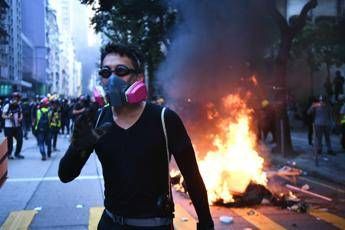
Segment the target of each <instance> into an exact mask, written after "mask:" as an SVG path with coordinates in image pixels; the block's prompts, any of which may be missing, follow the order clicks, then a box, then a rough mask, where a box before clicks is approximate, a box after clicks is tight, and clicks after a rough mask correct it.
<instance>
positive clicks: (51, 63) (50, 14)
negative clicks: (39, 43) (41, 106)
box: [46, 4, 61, 93]
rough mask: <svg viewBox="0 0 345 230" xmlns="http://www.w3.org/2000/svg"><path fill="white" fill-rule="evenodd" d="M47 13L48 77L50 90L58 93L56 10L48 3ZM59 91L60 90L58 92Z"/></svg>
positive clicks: (58, 44)
mask: <svg viewBox="0 0 345 230" xmlns="http://www.w3.org/2000/svg"><path fill="white" fill-rule="evenodd" d="M46 13H47V33H46V36H47V38H46V39H47V46H48V71H47V74H48V77H47V80H48V82H49V85H50V86H51V87H50V90H49V91H50V92H51V93H59V79H60V76H61V73H60V72H61V71H60V51H61V49H60V33H59V27H58V24H57V17H56V11H55V10H54V9H53V8H52V7H51V5H50V4H48V6H47V8H46ZM60 93H61V92H60Z"/></svg>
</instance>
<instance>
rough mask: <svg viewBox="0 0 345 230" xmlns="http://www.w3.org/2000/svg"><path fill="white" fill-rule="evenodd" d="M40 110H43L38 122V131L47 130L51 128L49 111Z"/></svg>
mask: <svg viewBox="0 0 345 230" xmlns="http://www.w3.org/2000/svg"><path fill="white" fill-rule="evenodd" d="M40 112H41V118H40V120H39V121H38V124H37V131H41V132H46V131H48V129H49V117H48V113H49V111H47V112H43V111H42V110H40Z"/></svg>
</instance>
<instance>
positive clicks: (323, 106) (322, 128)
mask: <svg viewBox="0 0 345 230" xmlns="http://www.w3.org/2000/svg"><path fill="white" fill-rule="evenodd" d="M308 114H310V115H313V116H314V131H315V148H316V152H317V154H321V153H322V137H323V136H325V140H326V145H327V154H329V155H335V153H334V152H333V150H332V145H331V139H330V135H331V130H332V126H333V124H334V115H333V110H332V107H331V105H330V104H329V102H328V100H327V98H326V97H325V96H323V95H321V96H320V97H319V102H316V103H313V104H312V106H311V107H310V108H309V109H308Z"/></svg>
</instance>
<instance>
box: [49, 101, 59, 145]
mask: <svg viewBox="0 0 345 230" xmlns="http://www.w3.org/2000/svg"><path fill="white" fill-rule="evenodd" d="M60 128H61V111H60V106H59V102H58V100H53V101H52V103H51V120H50V132H51V139H52V145H53V151H57V148H56V142H57V137H58V134H59V130H60Z"/></svg>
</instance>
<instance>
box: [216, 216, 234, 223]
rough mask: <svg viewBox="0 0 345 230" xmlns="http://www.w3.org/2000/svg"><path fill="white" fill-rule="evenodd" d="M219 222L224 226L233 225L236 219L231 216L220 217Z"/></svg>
mask: <svg viewBox="0 0 345 230" xmlns="http://www.w3.org/2000/svg"><path fill="white" fill-rule="evenodd" d="M219 220H220V222H222V223H223V224H231V223H232V222H233V221H234V218H232V217H231V216H220V217H219Z"/></svg>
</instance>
